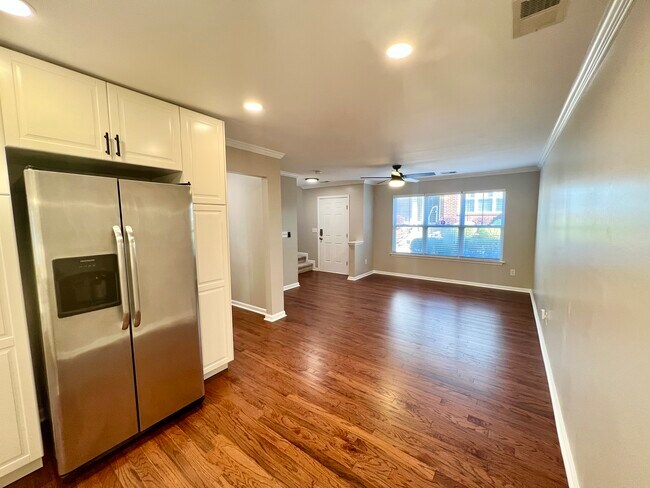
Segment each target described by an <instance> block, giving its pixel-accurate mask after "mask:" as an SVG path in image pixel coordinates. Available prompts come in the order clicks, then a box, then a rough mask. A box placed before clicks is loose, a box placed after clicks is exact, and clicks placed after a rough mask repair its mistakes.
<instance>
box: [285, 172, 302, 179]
mask: <svg viewBox="0 0 650 488" xmlns="http://www.w3.org/2000/svg"><path fill="white" fill-rule="evenodd" d="M280 176H287V177H289V178H295V179H298V178H301V176H300V175H299V174H298V173H289V172H288V171H280Z"/></svg>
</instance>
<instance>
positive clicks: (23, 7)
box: [0, 0, 34, 17]
mask: <svg viewBox="0 0 650 488" xmlns="http://www.w3.org/2000/svg"><path fill="white" fill-rule="evenodd" d="M0 11H2V12H5V13H7V14H11V15H17V16H18V17H29V16H30V15H32V14H33V13H34V9H33V8H32V7H30V6H29V4H28V3H27V2H23V0H0Z"/></svg>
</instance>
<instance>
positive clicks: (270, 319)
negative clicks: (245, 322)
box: [264, 310, 287, 322]
mask: <svg viewBox="0 0 650 488" xmlns="http://www.w3.org/2000/svg"><path fill="white" fill-rule="evenodd" d="M286 316H287V314H286V312H285V311H284V310H282V312H278V313H274V314H272V315H269V314H265V315H264V320H266V321H267V322H275V321H276V320H280V319H283V318H285V317H286Z"/></svg>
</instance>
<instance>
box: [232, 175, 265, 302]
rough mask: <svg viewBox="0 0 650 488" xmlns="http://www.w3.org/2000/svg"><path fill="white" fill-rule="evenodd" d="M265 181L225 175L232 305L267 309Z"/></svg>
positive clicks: (259, 178)
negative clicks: (226, 176)
mask: <svg viewBox="0 0 650 488" xmlns="http://www.w3.org/2000/svg"><path fill="white" fill-rule="evenodd" d="M265 195H266V180H265V179H264V178H261V177H259V176H248V175H242V174H236V173H228V229H229V238H230V269H231V283H232V300H233V305H237V306H239V307H241V308H246V309H247V310H251V311H254V312H258V313H266V309H267V305H268V304H267V299H266V294H267V289H266V288H267V279H266V278H267V276H266V257H267V254H268V253H267V250H268V245H267V232H266V221H265V203H264V202H265V201H266V200H265Z"/></svg>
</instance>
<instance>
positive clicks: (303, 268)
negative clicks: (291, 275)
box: [298, 258, 316, 273]
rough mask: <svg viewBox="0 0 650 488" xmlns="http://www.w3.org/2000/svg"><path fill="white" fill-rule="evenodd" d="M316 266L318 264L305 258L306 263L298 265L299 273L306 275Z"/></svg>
mask: <svg viewBox="0 0 650 488" xmlns="http://www.w3.org/2000/svg"><path fill="white" fill-rule="evenodd" d="M314 264H316V263H315V262H314V261H312V260H310V259H307V258H305V261H303V262H302V263H299V264H298V273H306V272H307V271H311V270H313V269H314Z"/></svg>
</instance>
